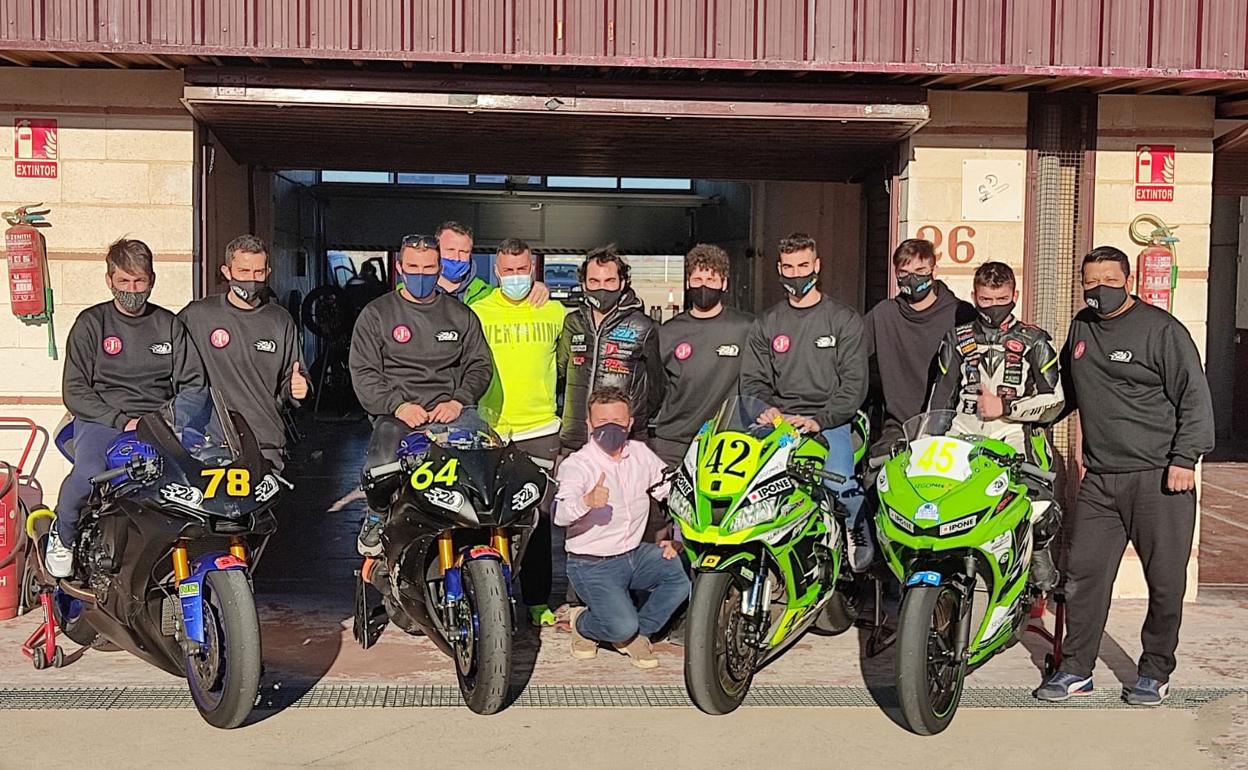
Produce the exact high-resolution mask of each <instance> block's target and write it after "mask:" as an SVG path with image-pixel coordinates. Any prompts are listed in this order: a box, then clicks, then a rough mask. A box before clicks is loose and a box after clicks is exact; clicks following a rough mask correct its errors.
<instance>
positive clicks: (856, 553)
mask: <svg viewBox="0 0 1248 770" xmlns="http://www.w3.org/2000/svg"><path fill="white" fill-rule="evenodd" d="M867 526H868V525H867V517H866V516H864V515H862V512H861V511H860V512H859V513H858V520H857V521H853V522H849V521H847V522H846V527H845V541H846V545H847V546H848V547H849V566H850V568H851V569H852V570H853V571H854V572H866V571H867V570H868V569H870V567H871V563H872V562H874V561H875V546H874V545H872V543H871V533H870V532H869V531H868V528H867Z"/></svg>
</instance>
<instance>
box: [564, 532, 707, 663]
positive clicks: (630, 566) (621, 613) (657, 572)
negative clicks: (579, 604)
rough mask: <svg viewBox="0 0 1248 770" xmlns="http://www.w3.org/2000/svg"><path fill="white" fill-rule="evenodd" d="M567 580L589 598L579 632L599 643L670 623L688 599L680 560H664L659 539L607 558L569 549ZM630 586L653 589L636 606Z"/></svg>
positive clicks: (578, 623) (649, 631)
mask: <svg viewBox="0 0 1248 770" xmlns="http://www.w3.org/2000/svg"><path fill="white" fill-rule="evenodd" d="M568 580H569V581H571V583H572V587H573V588H575V589H576V593H577V594H578V595H580V597H581V601H583V602H585V608H586V610H585V612H583V613H581V616H580V617H579V618H577V621H576V630H577V632H579V633H580V635H581V636H584V637H585V638H587V639H593V640H595V641H599V642H620V643H623V642H627V641H628V640H630V639H632V638H633V637H634V636H636V635H638V634H641V635H642V636H645V637H647V638H649V637H651V636H653V635H654V634H657V633H658V632H659V629H661V628H663V626H664V625H666V624H667V621H668V620H670V619H671V617H672V613H674V612H675V611H676V608H677V607H679V606H680V605H681V603H683V602H684V601H685V600H686V599H688V598H689V578H688V577H687V576H686V575H685V565H684V563H683V562H682V561H681V560H680V559H679V558H675V559H664V558H663V549H662V548H661V547H660V546H658V545H657V544H655V543H642V544H641V545H639V546H637V547H636V548H634V549H633V550H631V551H629V552H628V553H622V554H620V555H619V556H615V557H612V558H607V559H597V558H593V557H585V556H577V555H576V554H574V553H570V554H568ZM630 591H645V592H649V594H650V596H649V597H647V599H646V602H645V604H643V605H641V609H640V610H638V609H637V607H636V606H635V605H634V604H633V597H632V596H631V595H630V594H629V592H630Z"/></svg>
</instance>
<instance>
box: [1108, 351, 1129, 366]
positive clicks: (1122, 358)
mask: <svg viewBox="0 0 1248 770" xmlns="http://www.w3.org/2000/svg"><path fill="white" fill-rule="evenodd" d="M1133 358H1135V354H1134V353H1132V352H1131V351H1130V350H1115V351H1114V352H1112V353H1110V354H1109V360H1110V361H1113V362H1114V363H1116V364H1129V363H1131V359H1133Z"/></svg>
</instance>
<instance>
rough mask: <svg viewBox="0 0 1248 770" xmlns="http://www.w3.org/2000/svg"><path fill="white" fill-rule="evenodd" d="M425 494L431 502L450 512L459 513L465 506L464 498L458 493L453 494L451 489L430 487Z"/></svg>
mask: <svg viewBox="0 0 1248 770" xmlns="http://www.w3.org/2000/svg"><path fill="white" fill-rule="evenodd" d="M424 494H425V498H426V499H427V500H428V501H429V502H431V503H433V504H434V505H436V506H438V507H439V508H445V509H447V510H448V511H458V510H459V509H460V508H462V507H463V505H464V496H463V495H461V494H460V493H458V492H452V491H450V490H449V489H442V488H441V487H430V488H429V489H426V490H425V493H424Z"/></svg>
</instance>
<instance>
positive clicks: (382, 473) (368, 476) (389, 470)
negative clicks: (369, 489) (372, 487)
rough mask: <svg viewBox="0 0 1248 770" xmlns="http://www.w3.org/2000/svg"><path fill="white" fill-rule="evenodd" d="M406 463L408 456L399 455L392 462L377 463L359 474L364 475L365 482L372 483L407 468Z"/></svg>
mask: <svg viewBox="0 0 1248 770" xmlns="http://www.w3.org/2000/svg"><path fill="white" fill-rule="evenodd" d="M407 465H408V458H406V457H401V458H399V459H398V460H395V461H394V462H392V463H386V464H385V465H378V466H376V467H374V468H365V469H364V473H363V474H361V475H362V476H363V477H364V483H365V484H372V483H374V482H377V481H380V480H381V479H384V478H386V477H388V476H393V475H394V474H396V473H402V472H403V471H404V470H406V469H407Z"/></svg>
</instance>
